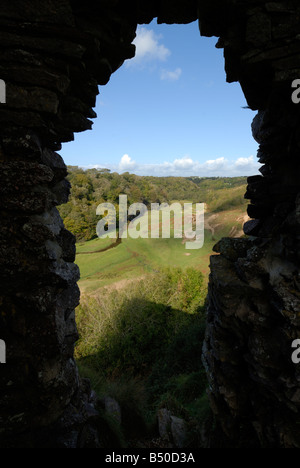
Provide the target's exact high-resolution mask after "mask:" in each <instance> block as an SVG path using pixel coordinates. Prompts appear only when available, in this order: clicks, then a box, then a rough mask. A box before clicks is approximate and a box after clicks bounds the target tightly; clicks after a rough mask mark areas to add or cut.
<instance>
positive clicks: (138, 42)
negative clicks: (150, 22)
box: [126, 26, 171, 66]
mask: <svg viewBox="0 0 300 468" xmlns="http://www.w3.org/2000/svg"><path fill="white" fill-rule="evenodd" d="M161 39H162V36H161V35H158V34H156V33H155V32H154V31H153V30H152V29H147V28H145V27H143V26H140V27H139V28H138V30H137V36H136V38H135V40H134V41H133V43H134V44H135V46H136V54H135V57H134V58H133V59H132V60H130V61H127V62H126V63H127V65H128V66H130V65H132V64H134V63H141V62H144V61H156V60H158V61H160V62H164V61H165V60H167V58H168V57H169V56H170V55H171V52H170V50H169V49H168V48H167V47H166V46H164V44H161V43H160V41H161Z"/></svg>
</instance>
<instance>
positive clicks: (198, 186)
mask: <svg viewBox="0 0 300 468" xmlns="http://www.w3.org/2000/svg"><path fill="white" fill-rule="evenodd" d="M69 181H70V182H71V185H72V192H71V197H70V200H69V202H68V203H67V204H66V205H63V206H61V207H60V208H59V209H60V212H61V214H62V217H63V219H64V223H65V225H66V227H67V228H68V229H69V230H70V231H72V232H73V233H74V234H75V235H76V238H77V256H76V263H77V265H78V266H79V268H80V273H81V278H80V281H79V287H80V290H81V304H80V306H79V307H78V309H77V312H76V313H77V325H78V331H79V337H80V338H79V341H78V343H77V346H76V353H75V356H76V360H77V363H78V366H79V370H80V374H81V375H82V376H85V377H88V378H89V379H90V380H91V381H92V384H93V388H94V389H95V390H96V392H97V394H98V396H99V397H100V398H106V396H107V395H109V396H110V397H112V398H113V399H114V400H116V401H117V402H118V404H119V405H120V407H121V410H122V414H123V416H124V420H123V423H122V424H121V427H119V429H118V430H117V433H115V437H118V438H120V440H119V443H120V444H121V445H123V444H124V446H128V445H131V444H133V446H135V445H136V444H139V445H141V444H142V445H141V446H149V445H147V444H150V446H152V445H151V444H152V443H153V442H152V439H153V438H154V439H155V440H156V439H157V440H158V444H161V443H162V441H161V439H160V438H159V434H158V433H157V425H156V419H157V414H158V411H159V410H160V408H164V409H168V411H171V412H172V414H174V415H176V417H179V418H183V419H184V420H185V421H186V422H187V427H188V439H189V443H190V444H196V445H197V446H198V445H199V444H200V434H201V431H202V429H201V428H202V424H205V421H207V420H208V418H210V412H209V407H208V401H207V397H206V386H207V381H206V377H205V372H204V368H203V365H202V362H201V349H202V343H203V339H204V329H205V301H206V295H207V282H208V274H209V261H210V256H211V254H212V253H213V246H214V245H215V244H216V242H217V241H218V240H219V239H221V238H222V237H240V236H242V235H243V231H242V227H243V224H244V222H245V221H246V220H247V215H246V201H245V199H244V193H245V191H246V178H234V179H231V178H199V177H190V178H183V177H162V178H159V177H140V176H136V175H134V174H129V173H125V174H121V175H119V174H115V173H113V174H111V173H110V172H109V171H108V170H105V169H104V170H100V171H99V170H95V169H93V170H87V171H84V170H82V169H79V168H78V167H70V168H69ZM120 194H125V195H127V197H128V204H132V203H136V202H143V203H144V204H146V205H147V207H148V208H150V205H151V203H164V202H166V203H168V204H171V203H173V202H175V201H176V202H180V203H181V204H183V202H193V203H200V202H201V203H205V216H204V220H205V225H204V228H205V238H204V245H203V247H202V248H201V249H198V250H187V249H186V245H185V243H186V239H185V238H184V237H182V238H181V239H175V238H174V235H173V234H174V224H173V219H174V214H173V213H172V212H171V223H170V225H171V238H169V239H164V238H159V239H154V238H151V236H149V238H145V239H144V238H139V239H132V238H131V237H130V236H129V237H128V238H126V239H117V240H116V239H108V238H104V239H100V238H98V237H97V235H96V225H97V223H98V221H99V220H100V217H99V216H97V215H96V208H97V206H98V205H99V204H100V203H103V202H110V203H113V204H114V205H115V207H116V208H118V201H119V195H120ZM149 211H150V209H149ZM145 216H148V214H146V215H145ZM147 219H148V223H149V224H148V227H150V221H151V217H150V216H149V217H148V218H147ZM159 224H160V225H161V220H160V221H159ZM145 226H147V224H145ZM149 232H150V231H149ZM137 428H138V432H136V430H137ZM111 430H113V431H114V430H115V429H111ZM136 438H138V441H136V440H135V439H136ZM131 439H133V440H131ZM148 439H150V442H149V441H148ZM145 444H146V445H145Z"/></svg>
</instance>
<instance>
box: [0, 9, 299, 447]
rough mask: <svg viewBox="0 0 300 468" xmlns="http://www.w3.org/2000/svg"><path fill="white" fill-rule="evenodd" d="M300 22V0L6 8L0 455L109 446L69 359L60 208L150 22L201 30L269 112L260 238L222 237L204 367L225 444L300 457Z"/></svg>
mask: <svg viewBox="0 0 300 468" xmlns="http://www.w3.org/2000/svg"><path fill="white" fill-rule="evenodd" d="M299 15H300V7H299V4H298V0H297V1H295V0H285V1H282V2H269V1H264V0H260V1H258V0H257V1H254V0H251V1H250V0H249V1H248V0H184V1H183V0H155V1H153V0H86V1H85V2H81V1H79V0H25V1H24V0H22V1H21V0H15V1H13V2H12V1H11V0H2V2H1V11H0V53H1V63H0V78H1V79H3V80H5V81H6V83H7V104H6V105H0V165H1V170H0V181H1V183H0V207H1V230H0V236H1V243H0V266H1V268H0V276H1V281H0V311H1V313H0V338H1V339H2V340H5V342H6V344H7V364H6V365H5V366H2V367H1V375H0V446H1V447H70V448H76V447H89V446H93V447H101V446H102V439H101V437H102V434H101V431H100V432H99V431H98V430H97V427H98V426H99V424H98V419H97V418H98V414H97V411H96V410H95V408H94V396H93V393H92V391H91V389H90V388H89V384H88V382H86V381H81V380H80V379H79V376H78V371H77V368H76V365H75V362H74V358H73V351H74V343H75V342H76V339H77V331H76V324H75V316H74V309H75V307H76V306H77V304H78V302H79V290H78V287H77V284H76V283H77V281H78V278H79V272H78V269H77V267H76V266H75V265H74V258H75V241H74V238H73V236H72V235H71V234H70V233H69V232H67V231H66V230H65V228H64V226H63V223H62V221H61V219H60V217H59V214H58V211H57V209H56V207H57V205H59V204H61V203H64V202H65V201H66V200H67V199H68V195H69V189H70V187H69V186H68V183H67V182H66V175H67V170H66V167H65V165H64V163H63V161H62V159H61V157H60V156H59V154H58V153H57V152H58V151H59V150H60V149H61V143H63V142H68V141H71V140H73V138H74V132H81V131H85V130H89V129H91V127H92V122H91V120H90V119H93V118H94V117H95V113H94V110H93V108H94V107H95V102H96V96H97V94H98V85H99V84H100V85H105V84H106V83H107V82H108V81H109V78H110V76H111V74H112V73H114V72H115V71H116V70H117V69H118V68H119V67H120V66H121V65H122V64H123V62H124V60H126V59H128V58H131V57H133V56H134V53H135V49H134V46H133V45H132V41H133V40H134V37H135V32H136V27H137V24H139V23H140V24H142V23H149V22H150V21H151V20H152V19H153V18H158V22H159V23H187V22H190V21H194V20H197V19H199V24H200V32H201V34H202V35H204V36H216V37H217V38H219V40H218V43H217V47H220V48H224V57H225V68H226V73H227V80H228V82H232V81H239V82H240V84H241V86H242V89H243V91H244V93H245V96H246V99H247V101H248V105H249V107H250V108H251V109H253V110H258V111H259V112H258V115H257V117H256V118H255V120H254V123H253V135H254V138H255V139H256V140H257V141H258V142H259V143H260V150H259V155H258V157H259V159H260V161H261V162H262V164H263V168H262V171H261V172H262V176H259V177H252V178H250V179H249V185H248V191H247V195H246V196H247V197H248V198H249V199H250V202H251V204H250V206H249V209H248V211H249V215H250V217H251V218H253V220H252V221H250V222H249V223H248V224H247V225H246V227H245V232H246V233H247V234H249V235H250V238H249V239H248V240H239V241H237V240H224V241H222V242H221V243H220V244H219V245H218V246H217V247H216V250H217V252H218V254H219V255H216V256H213V257H212V260H211V279H210V294H209V308H208V326H207V336H206V343H205V349H204V357H203V359H204V362H205V365H206V367H207V373H208V376H209V381H210V399H211V404H212V408H213V410H214V412H215V414H216V418H217V424H218V426H219V427H220V428H221V430H222V433H224V434H225V435H226V436H224V437H225V439H224V440H225V441H226V443H227V444H231V445H235V444H236V445H241V446H242V445H243V444H244V445H246V446H247V445H254V446H255V445H257V444H263V445H264V446H271V447H279V446H280V447H290V446H292V447H294V446H295V447H298V446H299V444H300V435H299V425H298V413H299V404H300V396H299V393H300V392H299V389H298V385H299V378H300V374H299V373H300V370H298V369H299V368H298V367H297V366H295V365H294V364H292V362H291V359H290V355H291V349H290V347H291V341H292V340H293V339H294V338H297V337H298V336H299V318H298V313H299V310H300V307H299V283H300V281H299V242H300V241H299V223H300V214H299V213H300V211H299V210H300V208H299V202H300V197H299V192H300V189H299V158H298V154H297V152H298V151H299V146H300V139H299V134H300V133H299V125H300V121H299V108H300V107H298V106H295V104H293V103H292V101H291V92H292V90H291V82H292V80H293V79H294V78H300V65H299V53H300V41H299V30H298V24H299ZM216 41H217V39H216ZM254 236H255V237H254ZM226 437H227V439H226ZM214 443H215V442H211V444H212V445H213V444H214ZM224 443H225V442H224Z"/></svg>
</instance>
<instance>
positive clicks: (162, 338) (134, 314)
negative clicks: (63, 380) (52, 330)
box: [76, 269, 206, 375]
mask: <svg viewBox="0 0 300 468" xmlns="http://www.w3.org/2000/svg"><path fill="white" fill-rule="evenodd" d="M189 271H190V274H191V277H192V278H193V281H194V284H193V281H192V283H191V284H190V283H189V280H188V279H189V277H188V273H187V272H182V271H181V270H179V269H178V270H174V271H172V270H166V271H165V272H161V273H157V274H155V275H150V276H149V277H148V278H146V279H145V280H143V281H139V282H137V283H136V284H133V285H130V288H129V289H128V290H125V291H124V292H123V293H122V294H120V292H118V291H111V292H110V293H109V294H106V292H105V288H104V289H103V294H102V296H101V297H99V296H96V297H91V298H90V297H83V299H82V302H81V305H80V306H79V308H78V309H77V321H78V328H79V334H80V340H79V342H78V345H77V349H76V353H77V357H80V358H84V357H87V356H93V361H94V362H95V363H96V365H97V366H98V367H99V368H101V369H105V371H106V373H107V374H108V375H112V374H113V373H116V372H118V373H119V374H121V373H122V372H123V371H124V370H126V371H130V372H132V373H133V374H135V375H136V374H145V373H147V372H148V371H149V368H150V367H151V366H152V364H153V362H155V361H156V359H157V356H159V355H160V354H161V352H162V350H163V349H165V348H166V346H168V345H169V343H170V342H171V341H172V340H173V339H174V336H175V335H176V334H177V333H178V332H179V331H180V330H181V329H182V328H183V327H184V326H187V325H188V324H189V323H190V322H191V321H193V317H192V315H193V314H195V313H200V310H201V309H202V307H203V304H204V300H205V295H206V289H205V287H204V281H203V275H202V274H201V273H200V272H198V271H194V270H189ZM197 278H198V279H199V284H197V285H196V284H195V283H196V279H197Z"/></svg>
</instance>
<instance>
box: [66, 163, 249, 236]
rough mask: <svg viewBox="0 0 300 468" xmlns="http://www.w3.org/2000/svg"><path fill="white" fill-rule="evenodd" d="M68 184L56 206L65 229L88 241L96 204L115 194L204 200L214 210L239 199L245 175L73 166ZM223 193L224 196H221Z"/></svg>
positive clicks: (147, 200) (147, 199) (133, 199)
mask: <svg viewBox="0 0 300 468" xmlns="http://www.w3.org/2000/svg"><path fill="white" fill-rule="evenodd" d="M68 171H69V175H68V179H69V181H70V183H71V186H72V189H71V196H70V199H69V202H68V203H66V204H65V205H62V206H60V207H59V211H60V214H61V216H62V218H63V220H64V223H65V226H66V228H67V229H68V230H69V231H71V232H72V233H73V234H74V235H75V236H76V238H77V240H90V239H93V238H95V237H96V225H97V223H98V221H99V217H98V216H97V215H96V209H97V206H98V205H99V204H101V203H105V202H110V203H114V204H115V205H117V204H118V202H119V195H120V194H122V195H123V194H124V195H127V197H128V204H129V205H131V204H133V203H138V202H141V203H144V204H145V205H147V206H150V204H151V203H171V202H172V201H174V200H177V201H183V200H186V201H189V202H193V203H200V202H204V203H207V204H208V205H211V206H210V208H211V209H212V210H214V209H216V210H217V209H227V208H228V203H226V204H225V205H226V206H222V205H223V204H224V201H225V202H226V201H227V202H228V201H229V204H231V205H233V206H234V205H235V206H237V205H240V204H241V203H242V202H243V194H244V192H245V185H246V178H245V177H238V178H200V177H190V178H185V177H150V176H137V175H134V174H130V173H128V172H125V173H124V174H118V173H111V172H110V171H109V170H108V169H88V170H84V169H81V168H79V167H77V166H69V167H68ZM225 192H226V195H225Z"/></svg>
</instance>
